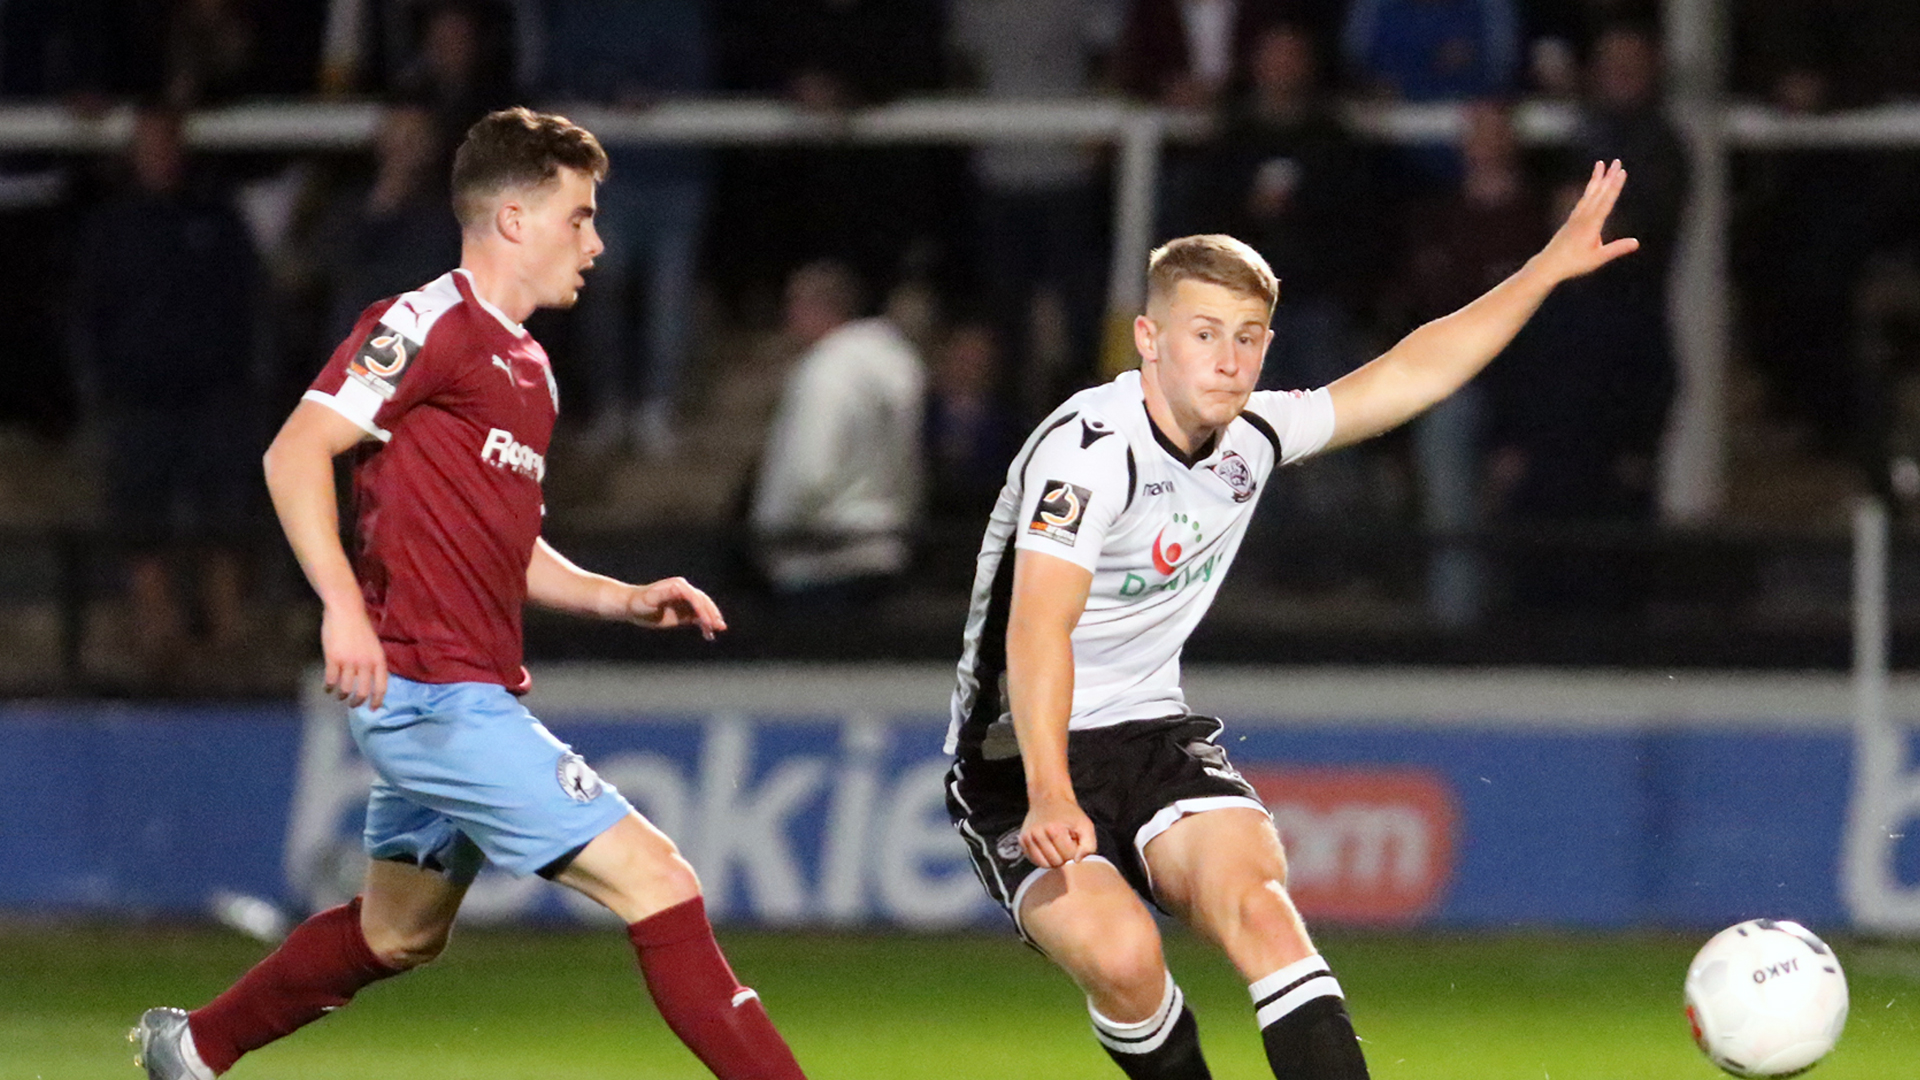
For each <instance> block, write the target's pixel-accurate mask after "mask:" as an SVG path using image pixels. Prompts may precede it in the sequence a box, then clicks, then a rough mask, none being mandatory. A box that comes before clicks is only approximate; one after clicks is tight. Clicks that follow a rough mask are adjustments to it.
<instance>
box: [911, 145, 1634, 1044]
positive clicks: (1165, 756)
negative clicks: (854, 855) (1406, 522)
mask: <svg viewBox="0 0 1920 1080" xmlns="http://www.w3.org/2000/svg"><path fill="white" fill-rule="evenodd" d="M1625 182H1626V171H1625V170H1624V169H1623V168H1622V167H1621V165H1620V163H1619V162H1618V161H1615V162H1614V163H1613V164H1612V165H1610V166H1607V165H1601V164H1595V166H1594V169H1593V175H1592V177H1591V179H1590V180H1589V181H1588V183H1587V187H1586V191H1585V193H1584V194H1583V196H1582V197H1581V199H1580V201H1579V203H1578V204H1577V205H1576V206H1575V207H1574V209H1573V211H1572V213H1571V214H1569V215H1568V217H1567V220H1566V222H1565V223H1564V224H1563V225H1561V227H1560V229H1559V231H1558V232H1556V233H1555V234H1554V236H1553V239H1552V240H1551V241H1549V242H1548V244H1547V246H1546V247H1545V248H1543V249H1541V251H1540V252H1539V253H1538V254H1536V255H1535V256H1534V257H1533V258H1532V259H1530V260H1528V262H1527V264H1526V265H1525V266H1523V267H1521V268H1520V269H1519V270H1518V271H1516V272H1515V273H1514V274H1513V276H1511V277H1509V278H1507V279H1506V280H1505V281H1503V282H1501V283H1500V284H1499V285H1496V286H1495V287H1494V288H1492V289H1491V290H1489V291H1488V292H1487V293H1486V294H1485V295H1483V296H1481V297H1480V298H1479V299H1477V300H1475V301H1473V302H1472V303H1471V304H1468V305H1467V306H1466V307H1464V308H1461V309H1460V310H1459V311H1456V312H1454V313H1453V314H1451V315H1448V316H1445V317H1444V318H1440V319H1436V320H1434V321H1433V322H1430V323H1428V324H1426V325H1425V326H1422V327H1420V328H1419V329H1417V330H1415V331H1413V332H1412V333H1410V334H1408V335H1407V336H1406V337H1405V338H1404V339H1402V340H1401V341H1400V342H1399V344H1397V345H1395V346H1394V347H1393V348H1392V349H1390V350H1388V351H1387V352H1386V353H1385V354H1383V355H1382V356H1380V357H1379V358H1378V359H1375V360H1374V361H1372V362H1371V363H1368V364H1366V365H1364V366H1362V367H1361V368H1359V369H1357V370H1355V371H1353V372H1351V373H1349V374H1347V375H1345V376H1342V377H1341V378H1340V379H1338V380H1336V381H1334V382H1333V383H1332V384H1331V385H1329V386H1326V387H1324V388H1321V389H1318V390H1314V391H1312V392H1311V393H1299V392H1295V393H1273V392H1261V393H1255V392H1254V390H1253V387H1254V384H1255V382H1256V381H1257V380H1258V378H1259V375H1260V364H1261V360H1262V358H1263V357H1264V356H1265V354H1266V349H1267V345H1268V343H1269V342H1270V341H1271V340H1272V338H1273V332H1272V330H1271V329H1269V324H1270V322H1271V320H1272V317H1273V307H1274V304H1275V302H1276V300H1277V299H1278V294H1279V283H1278V282H1277V281H1276V280H1275V278H1274V276H1273V271H1272V270H1271V269H1269V268H1268V266H1267V264H1266V261H1265V260H1264V259H1262V258H1261V257H1260V255H1259V254H1258V253H1257V252H1255V251H1254V250H1253V249H1251V248H1249V247H1247V246H1246V245H1245V244H1243V243H1241V242H1239V241H1237V240H1234V239H1232V238H1231V237H1225V236H1191V237H1185V238H1183V239H1180V240H1175V241H1173V242H1171V243H1169V244H1167V245H1165V246H1164V247H1162V248H1160V249H1158V250H1157V251H1155V252H1154V253H1153V255H1152V257H1151V259H1150V260H1149V263H1148V272H1147V280H1148V289H1147V309H1146V313H1145V314H1143V315H1141V316H1140V317H1139V318H1137V319H1135V320H1134V330H1133V332H1134V345H1135V347H1136V348H1137V349H1138V350H1139V353H1140V359H1141V363H1140V368H1139V370H1138V371H1137V372H1127V373H1126V374H1123V375H1121V376H1120V377H1119V378H1118V379H1116V380H1114V381H1113V382H1111V383H1109V384H1107V385H1105V386H1101V387H1096V388H1093V389H1091V390H1086V391H1083V392H1081V393H1079V394H1076V395H1074V396H1073V397H1072V398H1070V399H1068V400H1067V401H1066V402H1065V403H1064V404H1062V405H1061V406H1060V408H1059V409H1057V410H1055V412H1054V413H1053V415H1052V416H1050V417H1048V419H1047V420H1046V421H1045V422H1044V423H1042V424H1041V425H1040V427H1039V428H1038V429H1037V430H1036V431H1035V432H1034V434H1033V435H1032V436H1031V437H1029V438H1028V440H1027V443H1026V446H1025V447H1024V448H1023V449H1022V450H1021V453H1020V455H1019V457H1018V458H1017V459H1016V460H1015V462H1014V464H1013V467H1012V468H1011V469H1010V470H1009V471H1008V474H1007V484H1006V487H1005V488H1004V489H1002V491H1001V494H1000V499H999V502H998V504H997V505H996V507H995V509H994V515H993V520H992V523H991V524H990V525H989V526H988V529H987V535H986V538H985V540H984V541H983V542H982V544H981V548H980V556H979V562H978V568H977V573H976V575H975V578H974V592H973V607H972V610H971V612H970V613H969V617H968V620H967V629H966V641H965V650H964V654H963V656H962V659H961V662H960V671H959V686H958V687H957V688H956V690H955V692H954V696H953V704H952V714H953V715H952V724H951V727H950V728H949V731H948V736H947V750H948V752H950V753H953V754H955V755H956V756H955V762H954V766H953V768H952V770H951V771H950V772H949V773H948V784H947V805H948V810H949V812H950V813H951V815H952V817H953V820H954V825H955V827H956V828H957V829H958V830H959V831H960V834H961V836H962V837H963V838H964V839H965V840H966V841H967V845H968V848H969V850H970V852H971V854H972V856H973V860H974V866H975V869H976V871H977V872H978V873H979V875H980V879H981V882H982V883H983V884H985V885H986V887H987V891H988V892H989V893H990V894H991V895H992V896H993V898H994V899H995V901H997V902H998V903H1000V904H1001V905H1002V906H1003V907H1004V908H1005V909H1006V910H1007V912H1008V914H1009V915H1011V916H1012V917H1013V920H1014V925H1015V927H1016V928H1017V929H1018V930H1019V932H1020V934H1021V936H1022V937H1024V938H1025V939H1026V940H1027V941H1028V942H1029V943H1031V944H1032V945H1034V946H1035V947H1036V948H1038V949H1039V950H1040V951H1041V952H1042V953H1044V954H1045V955H1047V956H1048V957H1049V958H1051V959H1052V960H1053V961H1054V962H1055V963H1057V964H1059V965H1060V966H1061V967H1062V968H1064V969H1065V970H1066V972H1067V974H1069V975H1071V976H1072V977H1073V979H1074V981H1075V982H1076V983H1078V984H1079V986H1080V988H1081V989H1082V990H1083V991H1085V993H1086V995H1087V1007H1088V1010H1089V1011H1090V1012H1091V1013H1092V1018H1093V1027H1094V1034H1095V1036H1096V1038H1098V1039H1099V1041H1100V1043H1101V1045H1102V1046H1104V1047H1105V1048H1106V1050H1107V1052H1108V1053H1109V1054H1110V1055H1111V1056H1112V1057H1113V1059H1114V1061H1115V1062H1116V1063H1117V1064H1119V1066H1120V1067H1121V1069H1122V1070H1123V1071H1124V1072H1125V1073H1126V1074H1127V1075H1128V1076H1129V1077H1132V1078H1133V1080H1149V1078H1152V1080H1163V1078H1164V1080H1171V1078H1180V1080H1194V1078H1204V1077H1207V1076H1208V1072H1207V1066H1206V1062H1205V1061H1204V1059H1203V1058H1202V1056H1201V1053H1200V1042H1199V1030H1198V1027H1197V1026H1196V1024H1195V1022H1194V1020H1193V1015H1192V1013H1191V1012H1190V1011H1189V1010H1188V1009H1187V1008H1186V1006H1185V1002H1184V999H1183V997H1182V995H1181V993H1180V988H1179V987H1178V986H1177V985H1176V984H1175V983H1174V980H1173V976H1172V975H1171V974H1170V973H1169V972H1168V971H1167V968H1166V962H1165V959H1164V958H1163V956H1162V953H1161V948H1160V936H1159V932H1158V930H1157V928H1156V927H1155V924H1154V920H1153V915H1152V913H1151V912H1150V911H1149V910H1148V907H1147V904H1148V903H1151V904H1153V905H1154V906H1156V907H1159V908H1160V909H1162V910H1164V911H1166V912H1168V913H1170V914H1172V915H1174V916H1176V917H1178V918H1180V919H1181V920H1183V921H1184V922H1186V923H1187V924H1188V925H1190V926H1192V927H1193V928H1194V929H1195V930H1196V931H1198V932H1199V933H1200V934H1201V935H1202V936H1204V937H1205V938H1207V939H1208V940H1210V941H1212V942H1214V943H1215V944H1217V945H1218V946H1219V947H1220V949H1221V950H1222V951H1223V952H1224V953H1225V954H1226V955H1227V958H1228V959H1229V960H1230V961H1231V962H1232V963H1233V965H1234V966H1235V967H1236V968H1238V969H1239V971H1240V974H1241V976H1242V977H1244V978H1245V979H1246V980H1247V983H1248V985H1249V988H1250V990H1251V993H1252V996H1253V1002H1254V1010H1255V1017H1256V1020H1257V1022H1258V1024H1259V1026H1260V1030H1261V1037H1262V1039H1263V1041H1264V1042H1265V1044H1266V1050H1267V1059H1268V1062H1269V1063H1270V1064H1271V1065H1272V1067H1273V1072H1274V1075H1275V1076H1276V1077H1280V1078H1283V1080H1296V1078H1297V1080H1351V1078H1355V1077H1365V1076H1366V1075H1367V1067H1366V1062H1365V1060H1364V1058H1363V1056H1362V1054H1361V1052H1360V1047H1359V1042H1358V1040H1357V1039H1356V1038H1355V1036H1354V1033H1353V1025H1352V1022H1351V1021H1350V1020H1349V1018H1348V1016H1347V1011H1346V1005H1345V1002H1344V1000H1343V998H1342V996H1341V990H1340V984H1339V983H1338V982H1337V981H1335V979H1334V978H1333V975H1332V972H1331V971H1329V970H1328V968H1327V965H1326V963H1325V961H1324V960H1322V959H1321V957H1320V955H1319V953H1318V952H1317V951H1316V950H1315V948H1314V945H1313V942H1312V940H1311V939H1310V938H1309V937H1308V935H1307V930H1306V926H1305V925H1304V924H1303V923H1302V921H1301V919H1300V914H1299V912H1298V911H1297V910H1296V909H1295V908H1294V906H1293V903H1292V901H1291V900H1290V899H1289V898H1288V896H1287V890H1286V873H1287V867H1286V856H1285V854H1284V853H1283V852H1282V850H1281V846H1280V840H1279V837H1278V835H1277V834H1276V833H1275V831H1274V828H1273V823H1272V820H1271V818H1270V817H1269V816H1268V815H1267V813H1266V810H1265V808H1264V807H1263V806H1262V805H1261V803H1260V801H1259V799H1258V798H1257V797H1256V795H1255V794H1254V791H1253V789H1252V788H1251V787H1250V786H1249V785H1248V784H1247V783H1246V782H1245V781H1244V780H1243V779H1241V777H1240V775H1239V773H1238V772H1236V771H1234V768H1233V766H1232V764H1231V763H1229V762H1228V761H1227V757H1226V752H1225V751H1224V750H1223V749H1221V748H1220V747H1219V746H1218V745H1216V743H1215V739H1216V738H1217V736H1218V734H1219V731H1220V722H1219V721H1218V720H1214V719H1211V718H1208V717H1197V716H1192V715H1189V714H1188V712H1187V709H1186V703H1185V700H1184V698H1183V697H1182V696H1181V692H1180V685H1179V674H1180V650H1181V648H1182V646H1183V645H1184V644H1185V643H1186V639H1187V636H1188V634H1190V633H1191V632H1192V630H1193V628H1194V626H1195V625H1196V624H1197V623H1198V622H1199V620H1200V618H1201V617H1202V616H1203V615H1204V614H1205V613H1206V609H1207V606H1208V605H1209V604H1210V603H1211V602H1212V599H1213V594H1214V591H1215V590H1216V589H1218V587H1219V584H1220V581H1221V579H1222V578H1223V577H1224V576H1225V574H1226V571H1227V568H1228V567H1229V566H1230V565H1231V564H1232V561H1233V556H1234V553H1235V551H1236V550H1237V549H1238V548H1239V544H1240V540H1241V537H1242V536H1243V535H1244V533H1245V531H1246V526H1247V521H1248V519H1249V518H1250V517H1251V515H1252V513H1253V507H1254V502H1255V499H1256V496H1257V495H1258V493H1259V489H1260V487H1261V485H1262V483H1263V482H1264V481H1265V480H1266V477H1267V474H1268V473H1269V472H1270V471H1271V470H1272V469H1273V468H1274V467H1275V466H1277V465H1285V464H1291V463H1293V462H1296V461H1299V460H1301V459H1303V458H1305V457H1307V456H1309V455H1311V454H1314V453H1318V452H1321V451H1324V450H1330V449H1335V448H1338V447H1341V446H1346V445H1349V444H1352V443H1356V442H1359V441H1360V440H1362V439H1367V438H1370V437H1372V436H1374V435H1378V434H1380V433H1381V432H1384V431H1387V430H1389V429H1391V428H1393V427H1396V426H1398V425H1399V424H1402V423H1405V422H1406V421H1407V420H1410V419H1412V418H1413V417H1414V416H1416V415H1418V414H1419V413H1420V412H1422V411H1423V410H1425V409H1427V408H1428V407H1430V406H1432V405H1434V404H1435V403H1437V402H1439V401H1440V400H1442V399H1443V398H1445V397H1447V396H1448V395H1449V394H1452V393H1453V392H1454V391H1455V390H1458V389H1459V388H1460V387H1461V386H1462V385H1464V384H1465V383H1466V382H1467V380H1469V379H1471V378H1472V377H1473V376H1474V375H1475V374H1477V373H1479V371H1480V370H1481V369H1482V368H1484V367H1485V366H1486V365H1487V364H1488V363H1489V362H1491V361H1492V360H1493V358H1494V357H1495V356H1496V355H1498V354H1499V353H1500V351H1501V350H1502V349H1504V348H1505V347H1506V346H1507V343H1508V342H1510V341H1512V340H1513V338H1514V335H1516V334H1517V333H1519V331H1520V328H1521V327H1522V326H1523V325H1524V324H1525V323H1526V321H1527V319H1528V318H1530V317H1531V316H1532V314H1533V312H1534V311H1535V310H1536V309H1537V308H1539V306H1540V304H1541V303H1542V302H1543V301H1544V300H1545V299H1546V298H1547V294H1548V293H1550V292H1552V291H1553V289H1554V288H1555V287H1556V286H1558V285H1559V284H1560V283H1561V282H1563V281H1566V280H1568V279H1570V278H1574V277H1578V276H1580V275H1582V274H1586V273H1588V272H1591V271H1593V270H1595V269H1597V268H1599V267H1600V266H1603V265H1605V264H1606V263H1608V262H1610V261H1612V260H1613V259H1615V258H1618V257H1619V256H1622V255H1625V254H1627V253H1628V252H1631V251H1633V250H1635V249H1636V248H1637V247H1638V246H1639V244H1638V242H1637V241H1635V240H1633V239H1630V238H1626V239H1618V240H1613V241H1611V242H1608V241H1606V240H1605V239H1603V237H1602V236H1601V229H1602V227H1603V226H1604V225H1605V223H1606V219H1607V215H1608V214H1609V212H1610V211H1611V210H1612V209H1613V205H1614V202H1615V201H1616V200H1617V199H1618V198H1619V195H1620V190H1621V187H1622V185H1623V184H1625Z"/></svg>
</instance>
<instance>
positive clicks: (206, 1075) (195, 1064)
mask: <svg viewBox="0 0 1920 1080" xmlns="http://www.w3.org/2000/svg"><path fill="white" fill-rule="evenodd" d="M180 1060H181V1063H182V1064H184V1065H186V1067H187V1072H188V1074H189V1075H190V1076H191V1078H192V1080H214V1078H215V1075H216V1074H215V1073H214V1071H213V1067H212V1066H211V1065H208V1064H207V1062H206V1059H205V1058H202V1057H201V1056H200V1048H199V1047H198V1046H195V1045H194V1044H193V1029H192V1028H188V1029H187V1030H185V1031H182V1032H181V1033H180Z"/></svg>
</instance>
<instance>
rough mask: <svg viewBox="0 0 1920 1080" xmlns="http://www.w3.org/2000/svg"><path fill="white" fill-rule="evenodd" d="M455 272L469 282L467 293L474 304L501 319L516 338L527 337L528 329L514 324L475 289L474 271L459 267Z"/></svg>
mask: <svg viewBox="0 0 1920 1080" xmlns="http://www.w3.org/2000/svg"><path fill="white" fill-rule="evenodd" d="M453 272H454V273H456V274H459V275H460V276H461V277H463V278H465V279H466V280H467V292H468V293H469V294H471V295H472V296H473V301H474V303H476V304H479V305H480V306H481V308H483V309H484V310H485V311H486V313H487V314H489V315H491V316H493V317H494V318H496V319H499V320H500V325H501V326H504V327H506V328H507V330H508V332H510V333H511V334H513V336H514V337H526V336H527V328H526V327H524V326H521V325H520V324H519V323H517V322H514V321H513V320H512V319H509V318H507V313H506V312H504V311H501V310H500V309H499V308H497V307H494V306H493V305H492V304H490V303H488V302H487V298H486V297H484V296H481V295H480V290H479V289H476V288H474V287H473V271H471V270H469V269H467V268H466V267H464V266H459V267H455V268H454V271H453Z"/></svg>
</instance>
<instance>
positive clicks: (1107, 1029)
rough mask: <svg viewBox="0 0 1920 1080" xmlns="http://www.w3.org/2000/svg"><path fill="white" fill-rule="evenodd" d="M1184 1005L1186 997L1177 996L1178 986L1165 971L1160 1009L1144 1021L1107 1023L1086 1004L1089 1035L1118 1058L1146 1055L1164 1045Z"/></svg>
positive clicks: (1089, 1003) (1111, 1021)
mask: <svg viewBox="0 0 1920 1080" xmlns="http://www.w3.org/2000/svg"><path fill="white" fill-rule="evenodd" d="M1186 1005H1187V999H1186V995H1185V994H1182V993H1181V992H1180V987H1179V984H1177V983H1175V982H1174V981H1173V972H1171V971H1169V972H1167V988H1166V993H1165V994H1164V996H1162V997H1161V999H1160V1007H1159V1008H1158V1009H1155V1010H1154V1011H1153V1015H1152V1016H1149V1017H1147V1018H1146V1019H1145V1020H1136V1021H1134V1022H1132V1023H1121V1022H1120V1021H1118V1020H1110V1019H1108V1018H1107V1017H1105V1016H1102V1015H1100V1010H1099V1009H1096V1008H1094V1007H1093V1001H1092V999H1088V1001H1087V1013H1088V1014H1089V1015H1091V1016H1092V1017H1093V1034H1094V1037H1095V1038H1097V1039H1099V1040H1100V1043H1101V1045H1103V1046H1105V1047H1107V1048H1108V1049H1110V1050H1114V1051H1117V1052H1119V1053H1122V1054H1150V1053H1152V1052H1153V1051H1155V1050H1158V1049H1160V1046H1161V1044H1163V1043H1165V1042H1166V1041H1167V1036H1168V1035H1169V1034H1171V1033H1172V1032H1173V1025H1174V1023H1175V1022H1176V1021H1178V1020H1179V1019H1180V1014H1181V1012H1183V1011H1184V1010H1185V1009H1186Z"/></svg>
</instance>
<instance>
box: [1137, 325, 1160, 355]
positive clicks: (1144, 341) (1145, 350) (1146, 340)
mask: <svg viewBox="0 0 1920 1080" xmlns="http://www.w3.org/2000/svg"><path fill="white" fill-rule="evenodd" d="M1154 329H1155V327H1154V325H1153V320H1152V319H1149V318H1147V317H1146V316H1145V315H1136V316H1134V318H1133V347H1134V348H1135V349H1136V350H1138V351H1139V353H1140V359H1142V360H1158V359H1159V357H1158V356H1156V355H1155V346H1154V343H1153V332H1154Z"/></svg>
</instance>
